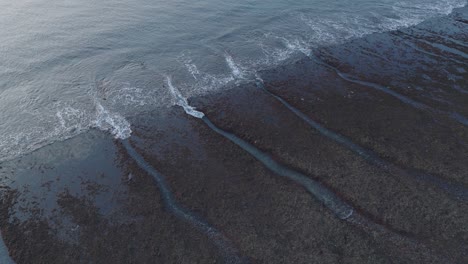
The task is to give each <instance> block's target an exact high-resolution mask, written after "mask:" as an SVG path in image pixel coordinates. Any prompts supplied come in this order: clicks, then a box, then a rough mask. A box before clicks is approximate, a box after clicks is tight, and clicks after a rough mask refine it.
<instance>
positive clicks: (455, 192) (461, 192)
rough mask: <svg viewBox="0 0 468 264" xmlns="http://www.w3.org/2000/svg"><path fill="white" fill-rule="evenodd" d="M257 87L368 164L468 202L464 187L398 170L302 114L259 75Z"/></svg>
mask: <svg viewBox="0 0 468 264" xmlns="http://www.w3.org/2000/svg"><path fill="white" fill-rule="evenodd" d="M255 83H256V86H257V87H258V88H260V89H262V90H263V91H264V92H266V93H267V94H269V95H270V96H272V97H273V98H275V99H276V100H278V101H279V102H280V103H282V104H283V105H284V106H285V107H286V108H288V109H289V110H290V111H291V112H292V113H294V114H295V115H296V116H297V117H299V118H300V119H302V120H303V121H304V122H306V123H307V124H308V125H309V126H311V127H312V128H314V129H315V130H317V131H319V132H320V133H321V134H322V135H324V136H325V137H327V138H329V139H331V140H333V141H335V142H337V143H339V144H341V145H343V146H345V147H346V148H347V149H349V150H351V151H353V152H354V153H356V154H358V155H359V156H361V157H362V158H364V160H366V161H367V162H368V163H370V164H372V165H375V166H377V167H379V168H382V169H383V170H384V171H387V172H390V173H392V174H400V175H406V176H410V177H412V178H415V179H416V180H419V181H423V182H425V183H429V184H431V185H433V186H436V187H438V188H439V189H442V190H444V191H445V192H446V193H447V194H449V195H451V196H452V197H454V198H456V199H459V200H463V201H466V200H468V189H466V188H464V187H463V186H460V185H458V184H454V183H450V182H447V181H445V180H442V179H440V178H438V177H436V176H433V175H430V174H427V173H423V172H419V171H409V170H404V169H402V168H398V167H397V166H396V165H394V164H392V163H390V162H388V161H385V160H383V159H381V158H380V157H379V156H378V154H377V153H374V152H373V151H372V150H368V149H365V148H363V147H361V146H359V145H358V144H356V143H354V142H353V141H351V140H350V139H348V138H346V137H345V136H343V135H340V134H338V133H336V132H334V131H332V130H330V129H328V128H326V127H324V126H323V125H321V124H320V123H318V122H317V121H314V120H312V119H311V118H309V117H308V116H307V115H306V114H304V113H302V112H301V111H299V109H297V108H295V107H294V106H292V105H291V104H289V103H288V102H286V100H284V99H283V98H281V97H280V96H278V95H276V94H274V93H272V92H270V91H269V90H268V89H266V87H265V85H264V83H263V80H262V79H261V78H260V77H259V76H258V75H257V76H256V81H255Z"/></svg>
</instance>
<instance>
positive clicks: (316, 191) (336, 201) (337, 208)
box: [172, 87, 354, 219]
mask: <svg viewBox="0 0 468 264" xmlns="http://www.w3.org/2000/svg"><path fill="white" fill-rule="evenodd" d="M172 89H174V92H173V94H174V96H178V95H180V92H178V91H177V89H176V88H175V87H172ZM182 98H183V97H182ZM176 104H177V105H179V106H181V107H182V108H184V110H185V112H186V113H187V114H189V115H191V116H194V117H197V118H200V119H202V120H203V122H205V124H207V125H208V127H210V128H211V129H212V130H213V131H215V132H216V133H218V134H220V135H222V136H223V137H225V138H227V139H229V140H230V141H232V142H233V143H234V144H236V145H238V146H239V147H241V148H242V149H244V150H245V151H247V152H248V153H250V154H251V155H252V156H254V157H255V158H256V159H257V160H259V161H260V162H261V163H263V164H264V165H265V166H266V167H267V168H268V169H270V170H271V171H273V172H274V173H276V174H278V175H280V176H283V177H286V178H288V179H290V180H293V181H294V182H296V183H298V184H300V185H302V186H303V187H304V188H305V189H306V190H307V191H309V192H310V193H311V194H312V195H313V196H314V197H316V198H317V199H318V200H319V201H321V202H322V203H323V204H325V206H327V207H328V208H329V209H330V210H331V211H332V212H333V213H335V214H336V215H337V216H338V217H339V218H340V219H346V218H348V217H350V216H351V215H352V214H353V211H354V210H353V208H352V207H351V206H350V205H348V204H347V203H346V202H344V201H342V200H341V199H340V198H339V197H338V196H336V195H335V194H334V193H333V192H332V191H330V190H329V189H328V188H327V187H325V186H324V185H322V184H321V183H319V182H317V181H314V180H312V179H310V178H309V177H308V176H306V175H304V174H302V173H300V172H297V171H294V170H292V169H289V168H287V167H286V166H283V165H281V164H279V163H278V162H276V161H275V160H273V159H272V158H271V157H270V156H269V155H267V154H265V153H263V152H262V151H260V150H259V149H257V148H256V147H254V146H253V145H251V144H249V143H248V142H246V141H244V140H242V139H240V138H238V137H237V136H236V135H234V134H232V133H229V132H226V131H224V130H222V129H220V128H218V127H217V126H215V125H214V124H213V123H212V122H211V121H210V120H209V119H208V118H207V117H206V116H205V115H198V116H195V115H193V114H192V112H191V109H192V107H190V106H189V105H188V104H187V100H186V99H185V98H183V100H182V99H176Z"/></svg>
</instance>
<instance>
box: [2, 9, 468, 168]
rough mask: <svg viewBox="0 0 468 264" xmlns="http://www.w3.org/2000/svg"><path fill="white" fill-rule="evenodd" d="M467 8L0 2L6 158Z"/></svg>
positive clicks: (120, 132) (118, 132)
mask: <svg viewBox="0 0 468 264" xmlns="http://www.w3.org/2000/svg"><path fill="white" fill-rule="evenodd" d="M465 3H466V1H465V0H445V1H435V0H417V1H408V0H406V1H396V0H379V1H376V0H358V1H352V4H351V3H350V2H348V1H334V2H330V1H323V0H314V1H302V0H301V1H287V0H274V1H268V2H264V1H252V0H242V1H235V2H229V3H228V2H225V1H216V0H204V1H197V2H196V3H194V2H193V1H186V0H180V1H170V2H167V1H159V0H158V1H148V0H138V1H132V2H128V1H108V0H106V1H99V2H95V1H86V0H79V1H43V0H40V1H26V0H20V1H14V2H11V1H0V24H1V25H2V26H1V27H0V36H1V44H0V50H1V53H0V54H1V56H2V60H1V61H2V62H1V63H0V76H1V78H0V119H1V120H2V122H1V124H0V160H6V159H11V158H14V157H17V156H20V155H22V154H24V153H27V152H29V151H32V150H34V149H37V148H39V147H41V146H44V145H46V144H49V143H51V142H54V141H57V140H62V139H66V138H69V137H72V136H75V135H77V134H79V133H81V132H83V131H86V130H88V129H90V128H92V127H99V128H102V129H104V130H108V131H110V132H111V133H113V134H114V135H115V136H116V137H120V138H125V137H128V136H129V135H130V133H131V131H130V128H129V126H130V124H129V123H128V122H126V120H125V118H128V117H130V116H134V115H137V114H138V113H141V112H143V111H146V110H154V109H155V108H158V107H165V106H167V105H171V104H172V103H173V102H172V101H173V99H172V98H171V95H170V93H169V91H168V89H167V87H166V77H167V76H170V77H171V79H172V82H173V83H174V84H175V85H176V86H177V87H180V89H181V92H182V93H183V94H184V96H186V97H190V96H194V95H198V94H203V93H209V92H213V91H218V90H220V89H223V87H224V86H226V85H227V84H228V83H230V82H237V81H242V80H245V79H250V78H251V77H252V76H253V74H254V73H255V72H256V71H258V70H260V69H265V68H269V67H273V66H275V65H278V64H281V63H282V61H284V60H286V59H287V58H289V57H291V56H293V55H294V54H296V53H305V54H308V53H309V52H310V49H311V48H313V47H316V46H320V45H330V44H334V43H340V42H343V41H344V40H346V39H350V38H355V37H360V36H363V35H366V34H370V33H373V32H382V31H388V30H393V29H396V28H399V27H406V26H409V25H413V24H416V23H419V22H421V21H423V20H425V19H428V18H430V17H434V16H439V15H445V14H448V13H449V12H450V11H451V10H452V9H453V8H455V7H459V6H462V5H464V4H465Z"/></svg>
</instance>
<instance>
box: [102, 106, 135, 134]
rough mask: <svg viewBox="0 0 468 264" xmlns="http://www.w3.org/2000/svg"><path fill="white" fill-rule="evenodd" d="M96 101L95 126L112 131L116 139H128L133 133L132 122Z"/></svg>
mask: <svg viewBox="0 0 468 264" xmlns="http://www.w3.org/2000/svg"><path fill="white" fill-rule="evenodd" d="M95 103H96V120H95V121H94V124H93V125H94V126H95V127H97V128H99V129H101V130H104V131H108V132H110V133H111V134H112V135H114V137H115V138H116V139H126V138H129V137H130V136H131V134H132V130H131V128H130V123H129V122H128V121H127V120H126V119H125V118H124V117H123V116H121V115H119V114H117V113H111V112H109V111H108V110H106V109H105V108H104V107H103V106H102V105H101V104H100V103H99V102H98V101H96V102H95Z"/></svg>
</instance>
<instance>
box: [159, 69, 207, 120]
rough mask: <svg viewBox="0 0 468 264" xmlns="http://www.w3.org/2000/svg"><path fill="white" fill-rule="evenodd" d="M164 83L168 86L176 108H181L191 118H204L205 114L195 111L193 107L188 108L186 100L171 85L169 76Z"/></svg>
mask: <svg viewBox="0 0 468 264" xmlns="http://www.w3.org/2000/svg"><path fill="white" fill-rule="evenodd" d="M166 82H167V85H168V86H169V91H170V92H171V94H172V96H173V98H174V100H175V102H174V103H175V104H176V105H178V106H181V107H182V108H184V111H185V112H186V113H187V114H189V115H191V116H193V117H196V118H202V117H204V116H205V114H203V113H202V112H200V111H197V110H195V108H194V107H192V106H190V105H189V104H188V102H187V99H186V98H185V97H183V96H182V94H181V93H180V91H179V90H177V88H175V87H174V86H173V85H172V81H171V78H170V77H169V76H167V77H166Z"/></svg>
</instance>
